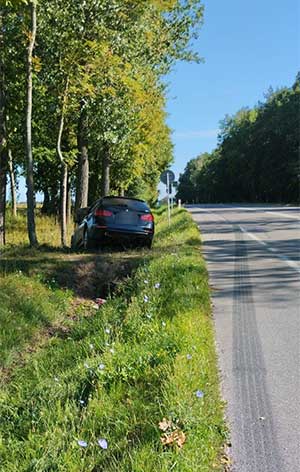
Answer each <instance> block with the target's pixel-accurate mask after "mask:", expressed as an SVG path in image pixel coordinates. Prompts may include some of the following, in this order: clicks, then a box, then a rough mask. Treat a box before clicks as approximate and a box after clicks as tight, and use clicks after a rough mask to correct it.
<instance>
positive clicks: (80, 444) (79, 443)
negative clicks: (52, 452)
mask: <svg viewBox="0 0 300 472" xmlns="http://www.w3.org/2000/svg"><path fill="white" fill-rule="evenodd" d="M77 444H78V446H80V447H87V446H88V443H87V442H85V441H81V440H79V441H77Z"/></svg>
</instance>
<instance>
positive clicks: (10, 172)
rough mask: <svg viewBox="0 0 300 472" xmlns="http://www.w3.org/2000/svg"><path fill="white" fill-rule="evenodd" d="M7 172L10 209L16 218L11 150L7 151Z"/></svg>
mask: <svg viewBox="0 0 300 472" xmlns="http://www.w3.org/2000/svg"><path fill="white" fill-rule="evenodd" d="M8 170H9V180H10V192H11V209H12V214H13V216H14V217H16V216H17V192H16V179H15V173H14V166H13V158H12V153H11V149H8Z"/></svg>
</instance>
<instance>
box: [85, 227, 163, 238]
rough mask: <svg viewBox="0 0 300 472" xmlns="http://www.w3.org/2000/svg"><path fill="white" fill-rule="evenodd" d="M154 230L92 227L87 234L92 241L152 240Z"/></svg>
mask: <svg viewBox="0 0 300 472" xmlns="http://www.w3.org/2000/svg"><path fill="white" fill-rule="evenodd" d="M153 235H154V230H153V229H152V228H140V227H134V228H132V229H129V228H128V227H127V228H122V227H119V228H118V227H116V228H114V227H109V226H107V227H103V226H97V225H95V226H93V227H92V228H91V230H90V232H89V236H90V237H91V238H92V239H94V240H98V241H101V240H104V239H106V238H107V239H116V240H117V239H119V240H120V239H125V240H145V239H147V240H148V239H152V238H153Z"/></svg>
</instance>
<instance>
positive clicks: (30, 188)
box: [26, 0, 38, 246]
mask: <svg viewBox="0 0 300 472" xmlns="http://www.w3.org/2000/svg"><path fill="white" fill-rule="evenodd" d="M30 13H31V31H30V39H29V46H28V55H27V110H26V138H27V139H26V151H27V178H26V182H27V228H28V237H29V242H30V246H36V245H37V244H38V242H37V237H36V230H35V217H34V203H35V199H34V182H33V157H32V53H33V48H34V44H35V37H36V4H35V1H34V0H32V1H31V2H30Z"/></svg>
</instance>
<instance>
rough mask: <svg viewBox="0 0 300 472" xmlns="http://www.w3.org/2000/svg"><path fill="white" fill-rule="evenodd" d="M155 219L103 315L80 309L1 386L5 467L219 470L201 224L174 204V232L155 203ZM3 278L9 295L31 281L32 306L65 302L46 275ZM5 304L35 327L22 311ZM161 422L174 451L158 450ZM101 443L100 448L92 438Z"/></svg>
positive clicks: (219, 427)
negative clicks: (171, 435)
mask: <svg viewBox="0 0 300 472" xmlns="http://www.w3.org/2000/svg"><path fill="white" fill-rule="evenodd" d="M156 219H157V222H158V224H157V235H156V241H155V245H154V248H153V250H152V251H145V252H140V253H139V256H138V257H137V259H138V265H139V267H138V269H137V270H136V271H135V273H134V274H132V276H131V277H130V278H127V279H126V280H124V282H123V283H122V284H119V285H118V288H117V290H116V292H115V294H114V296H112V297H111V298H109V299H108V302H107V303H106V304H105V305H104V306H103V307H101V308H100V309H99V310H95V309H94V308H87V307H85V308H84V307H79V308H78V309H77V317H78V321H77V322H74V323H73V324H72V325H71V326H70V327H69V331H68V333H67V336H64V337H60V336H51V337H50V338H49V340H48V342H47V343H46V344H45V345H43V347H41V348H40V349H38V350H37V351H36V352H33V353H32V354H31V355H29V356H27V358H26V362H25V363H23V364H22V366H21V365H20V366H19V367H18V366H16V367H15V369H14V372H13V374H12V376H11V377H10V379H9V381H8V382H7V383H6V384H5V385H3V388H2V390H1V394H0V416H1V423H0V464H1V467H2V469H1V470H5V471H6V472H15V471H16V470H19V471H20V472H21V471H24V472H25V471H26V472H46V471H47V472H48V471H49V472H50V471H60V472H62V471H66V472H75V471H76V472H77V471H82V472H100V471H103V472H104V471H105V472H113V471H114V472H117V471H124V472H125V471H126V472H127V471H128V472H133V471H135V472H147V471H149V472H150V471H153V470H155V471H161V472H167V471H178V472H191V471H201V472H202V471H204V472H205V471H207V472H211V471H212V470H222V467H221V465H220V461H219V458H220V452H221V448H222V445H223V444H224V442H225V439H226V428H225V425H224V420H223V405H222V402H221V400H220V396H219V383H218V373H217V367H216V354H215V349H214V334H213V328H212V320H211V316H210V300H209V288H208V280H207V272H206V268H205V265H204V261H203V259H202V257H201V255H200V251H199V249H200V239H199V234H198V230H197V228H196V226H195V225H194V224H193V223H192V221H191V218H190V216H189V215H188V214H187V213H186V212H185V211H184V210H175V212H174V215H173V219H172V226H171V228H168V225H167V222H166V213H165V211H164V210H163V209H162V210H159V211H158V212H157V218H156ZM84 257H86V256H84ZM99 257H101V256H99ZM0 280H1V282H2V283H4V284H8V285H9V284H12V287H13V288H12V292H9V293H14V292H17V291H18V284H19V286H20V287H21V286H22V288H23V290H24V293H25V294H26V292H27V290H26V287H27V285H26V284H29V285H28V287H30V293H29V295H28V297H29V302H30V303H33V306H32V310H33V312H34V310H35V308H36V307H35V301H36V302H37V304H38V303H42V301H43V303H46V304H49V306H52V307H53V313H54V312H55V313H57V306H61V305H60V301H59V297H60V292H59V290H58V289H53V288H51V287H50V288H48V287H46V286H45V282H44V279H43V277H42V278H41V277H40V279H39V280H36V277H33V278H32V277H31V278H28V277H27V276H25V275H22V276H18V273H13V272H11V273H10V275H8V276H6V277H3V278H2V279H0ZM35 284H37V285H35ZM156 284H160V285H159V286H158V285H156ZM40 290H44V291H45V292H44V293H43V295H42V292H41V295H40ZM35 293H36V295H37V297H35ZM47 294H48V296H47ZM38 295H40V296H41V298H38ZM23 296H24V294H23V295H22V293H21V292H20V298H22V297H23ZM65 296H66V297H67V294H65ZM57 298H58V300H57ZM62 298H63V300H64V302H63V303H67V304H68V303H69V301H68V300H65V298H64V296H63V297H62ZM7 303H8V304H9V305H7V306H9V307H10V308H9V309H10V310H11V311H12V312H13V313H14V316H16V317H18V318H19V316H20V317H21V319H22V320H23V319H25V320H28V322H29V323H30V325H31V318H30V316H29V317H27V318H26V317H24V315H23V312H22V310H21V314H18V312H17V310H16V308H15V305H14V304H13V302H11V301H9V302H7ZM16 306H17V307H18V306H19V305H18V304H17V303H16ZM47 307H48V305H47ZM44 311H45V312H46V313H48V316H49V319H50V320H53V318H52V314H51V313H52V311H51V310H50V308H49V307H48V308H47V309H45V307H44V305H42V309H41V310H36V313H41V312H44ZM58 311H59V310H58ZM28 312H31V309H30V310H28ZM28 312H27V313H28ZM60 316H61V314H59V315H58V317H60ZM54 317H55V315H54ZM33 319H35V318H34V317H33ZM44 321H45V320H44V319H43V320H42V323H44ZM24 323H25V324H26V322H25V321H24ZM39 323H40V320H39V317H37V325H38V324H39ZM46 323H48V320H46ZM16 328H17V326H16V327H15V329H14V327H13V326H12V328H11V329H12V331H15V330H16ZM30 336H31V335H29V337H30ZM23 342H24V341H21V342H20V346H21V345H22V343H23ZM187 355H189V356H188V358H187ZM100 364H103V365H104V368H103V369H99V365H100ZM197 390H201V391H202V392H203V393H204V396H203V398H197V396H196V391H197ZM163 418H167V419H168V420H170V421H172V424H174V425H176V428H177V429H178V430H180V431H183V432H184V433H185V435H186V442H185V444H184V445H183V447H182V448H181V449H180V448H178V447H177V446H172V447H166V446H163V445H162V443H161V440H160V437H161V435H162V431H160V429H159V427H158V423H159V422H160V421H161V420H162V419H163ZM174 428H175V426H174ZM100 438H105V439H106V440H107V441H108V449H107V450H103V449H101V448H100V447H99V446H98V445H97V440H98V439H100ZM78 440H82V441H86V442H87V443H88V446H87V447H86V448H84V447H80V446H79V445H78Z"/></svg>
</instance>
